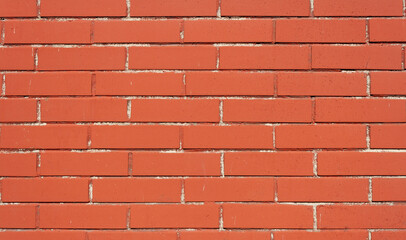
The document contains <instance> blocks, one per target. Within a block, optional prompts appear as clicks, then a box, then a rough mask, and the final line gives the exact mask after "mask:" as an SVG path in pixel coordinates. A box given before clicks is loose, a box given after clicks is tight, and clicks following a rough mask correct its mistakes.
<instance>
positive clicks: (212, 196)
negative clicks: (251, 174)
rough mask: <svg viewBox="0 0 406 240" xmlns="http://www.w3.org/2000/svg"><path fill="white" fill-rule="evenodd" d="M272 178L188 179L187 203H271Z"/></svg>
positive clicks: (272, 198)
mask: <svg viewBox="0 0 406 240" xmlns="http://www.w3.org/2000/svg"><path fill="white" fill-rule="evenodd" d="M274 187H275V181H274V179H273V178H189V179H186V180H185V200H186V201H188V202H201V201H205V202H227V201H231V202H243V201H244V202H260V201H261V202H262V201H273V200H274V198H275V196H274V193H275V189H274Z"/></svg>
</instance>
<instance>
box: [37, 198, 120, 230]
mask: <svg viewBox="0 0 406 240" xmlns="http://www.w3.org/2000/svg"><path fill="white" fill-rule="evenodd" d="M39 211H40V215H39V217H40V222H39V227H40V228H46V229H48V228H52V229H53V228H61V229H66V228H72V229H75V228H77V229H100V228H109V229H125V228H127V227H126V225H127V220H126V219H127V212H128V207H127V206H122V205H78V204H63V205H57V204H46V205H41V206H40V209H39Z"/></svg>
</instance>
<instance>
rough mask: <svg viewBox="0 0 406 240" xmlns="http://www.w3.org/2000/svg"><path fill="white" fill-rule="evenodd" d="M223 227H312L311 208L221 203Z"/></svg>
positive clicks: (267, 204)
mask: <svg viewBox="0 0 406 240" xmlns="http://www.w3.org/2000/svg"><path fill="white" fill-rule="evenodd" d="M223 219H224V220H223V221H224V228H312V227H313V208H312V207H311V206H304V205H281V204H269V203H266V204H265V203H264V204H230V203H229V204H223Z"/></svg>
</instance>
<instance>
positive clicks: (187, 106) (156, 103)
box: [131, 99, 220, 122]
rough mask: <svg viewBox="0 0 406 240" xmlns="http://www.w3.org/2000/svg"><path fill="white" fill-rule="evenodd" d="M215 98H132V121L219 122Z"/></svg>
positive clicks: (217, 103) (217, 104) (217, 105)
mask: <svg viewBox="0 0 406 240" xmlns="http://www.w3.org/2000/svg"><path fill="white" fill-rule="evenodd" d="M219 104H220V101H219V100H217V99H134V100H131V121H133V122H219V121H220V113H219V112H220V110H219Z"/></svg>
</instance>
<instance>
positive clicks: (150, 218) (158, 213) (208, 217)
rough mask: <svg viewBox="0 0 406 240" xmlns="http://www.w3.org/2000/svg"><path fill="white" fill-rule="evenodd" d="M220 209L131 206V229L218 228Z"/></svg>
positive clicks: (200, 206) (211, 207)
mask: <svg viewBox="0 0 406 240" xmlns="http://www.w3.org/2000/svg"><path fill="white" fill-rule="evenodd" d="M219 214H220V209H219V206H218V205H215V204H204V205H173V204H171V205H132V206H131V219H130V227H131V228H218V227H219Z"/></svg>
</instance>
